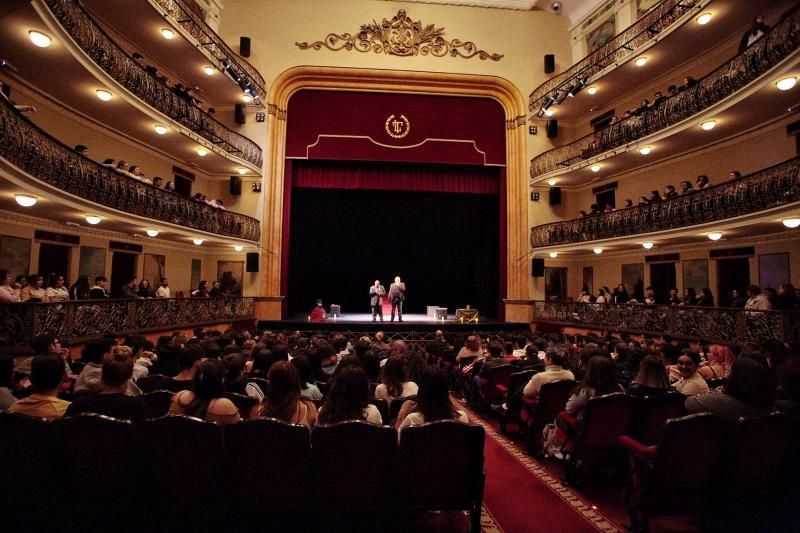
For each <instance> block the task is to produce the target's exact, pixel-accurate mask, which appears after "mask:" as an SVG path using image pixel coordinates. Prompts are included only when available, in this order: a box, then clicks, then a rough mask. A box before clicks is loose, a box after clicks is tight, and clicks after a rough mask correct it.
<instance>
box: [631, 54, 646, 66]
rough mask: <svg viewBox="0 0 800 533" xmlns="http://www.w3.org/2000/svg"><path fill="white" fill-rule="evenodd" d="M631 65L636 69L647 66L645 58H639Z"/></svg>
mask: <svg viewBox="0 0 800 533" xmlns="http://www.w3.org/2000/svg"><path fill="white" fill-rule="evenodd" d="M633 64H634V65H636V66H637V67H643V66H645V65H646V64H647V58H646V57H645V56H642V57H639V58H637V59H636V61H634V62H633Z"/></svg>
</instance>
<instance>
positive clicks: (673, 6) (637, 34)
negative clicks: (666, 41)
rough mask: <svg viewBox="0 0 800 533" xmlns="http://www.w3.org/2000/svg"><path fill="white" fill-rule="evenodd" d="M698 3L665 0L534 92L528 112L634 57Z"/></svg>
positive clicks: (684, 0) (694, 0)
mask: <svg viewBox="0 0 800 533" xmlns="http://www.w3.org/2000/svg"><path fill="white" fill-rule="evenodd" d="M698 1H699V0H662V1H661V2H660V3H659V4H657V5H655V6H653V7H652V8H651V9H650V10H649V11H648V12H647V13H645V14H644V15H643V16H642V17H641V18H640V19H638V20H637V21H636V22H634V23H633V24H632V25H630V26H628V27H627V28H626V29H624V30H622V31H621V32H620V33H618V34H617V35H616V36H615V37H614V38H613V39H611V40H610V41H608V42H607V43H606V44H604V45H603V46H601V47H600V48H598V49H597V50H595V51H594V52H592V53H590V54H589V55H587V56H586V57H584V58H583V59H581V60H580V61H578V62H577V63H575V64H574V65H573V66H572V67H570V68H569V69H567V70H565V71H564V72H562V73H561V74H558V75H557V76H554V77H552V78H550V79H549V80H547V81H545V82H544V83H542V84H541V85H539V87H537V88H536V89H534V91H533V92H532V93H531V94H530V96H529V98H528V110H529V111H531V112H533V111H536V110H538V109H539V107H541V105H542V103H543V101H544V100H545V98H547V97H548V96H549V97H552V98H554V99H555V96H556V93H558V92H559V91H561V90H563V91H566V90H568V89H569V88H570V87H571V86H572V85H573V84H574V82H575V81H576V80H577V79H578V78H586V79H589V78H591V77H592V76H594V75H595V74H597V73H598V72H600V71H602V70H603V69H605V68H606V67H608V66H609V65H613V64H614V63H616V62H617V61H619V60H620V59H622V58H623V57H625V56H627V55H629V54H632V53H634V52H635V51H636V49H637V48H639V47H641V46H643V45H645V44H647V43H648V42H650V40H651V39H652V38H653V37H654V36H655V35H658V34H659V33H661V32H662V31H664V30H665V29H666V28H668V27H669V26H671V25H672V24H674V23H675V22H676V21H677V20H679V19H680V18H681V17H683V15H684V14H686V13H687V12H689V11H691V10H692V9H693V8H694V6H695V5H696V4H697V3H698Z"/></svg>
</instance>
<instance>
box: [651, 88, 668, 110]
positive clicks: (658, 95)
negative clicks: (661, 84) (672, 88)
mask: <svg viewBox="0 0 800 533" xmlns="http://www.w3.org/2000/svg"><path fill="white" fill-rule="evenodd" d="M666 99H667V97H666V96H664V95H663V94H662V93H661V91H656V94H655V95H654V98H653V103H652V104H651V105H650V107H656V106H658V105H660V104H661V102H663V101H664V100H666Z"/></svg>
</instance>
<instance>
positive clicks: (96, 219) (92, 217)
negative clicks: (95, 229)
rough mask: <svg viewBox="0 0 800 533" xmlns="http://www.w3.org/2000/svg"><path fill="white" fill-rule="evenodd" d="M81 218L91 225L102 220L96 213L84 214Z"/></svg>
mask: <svg viewBox="0 0 800 533" xmlns="http://www.w3.org/2000/svg"><path fill="white" fill-rule="evenodd" d="M83 218H84V219H86V222H88V223H89V224H91V225H92V226H94V225H96V224H99V223H100V221H101V220H103V217H101V216H97V215H86V216H85V217H83Z"/></svg>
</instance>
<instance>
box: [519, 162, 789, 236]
mask: <svg viewBox="0 0 800 533" xmlns="http://www.w3.org/2000/svg"><path fill="white" fill-rule="evenodd" d="M798 201H800V157H796V158H794V159H790V160H789V161H785V162H783V163H780V164H778V165H774V166H772V167H769V168H766V169H764V170H761V171H759V172H756V173H753V174H750V175H747V176H744V177H742V178H739V179H736V180H731V181H728V182H725V183H721V184H719V185H715V186H713V187H709V188H707V189H703V190H699V191H697V192H694V193H690V194H684V195H682V196H679V197H677V198H672V199H670V200H665V201H663V202H659V203H652V204H646V205H638V206H634V207H629V208H627V209H618V210H616V211H613V212H611V213H605V214H599V215H590V216H587V217H584V218H579V219H575V220H568V221H566V222H554V223H552V224H544V225H541V226H535V227H533V228H531V247H533V248H541V247H545V246H558V245H565V244H577V243H582V242H587V241H597V240H603V239H613V238H620V237H627V236H630V235H643V234H648V233H653V232H657V231H667V230H674V229H678V228H685V227H689V226H695V225H699V224H705V223H708V222H716V221H720V220H725V219H730V218H734V217H743V216H746V215H751V214H756V213H759V212H761V211H766V210H773V209H776V208H780V207H783V206H789V205H790V204H792V203H794V202H798Z"/></svg>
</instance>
